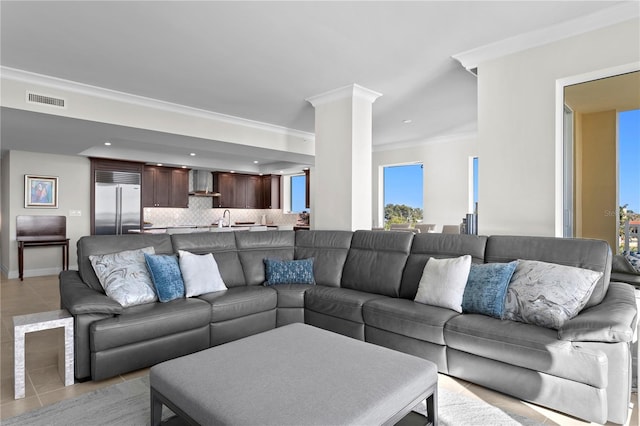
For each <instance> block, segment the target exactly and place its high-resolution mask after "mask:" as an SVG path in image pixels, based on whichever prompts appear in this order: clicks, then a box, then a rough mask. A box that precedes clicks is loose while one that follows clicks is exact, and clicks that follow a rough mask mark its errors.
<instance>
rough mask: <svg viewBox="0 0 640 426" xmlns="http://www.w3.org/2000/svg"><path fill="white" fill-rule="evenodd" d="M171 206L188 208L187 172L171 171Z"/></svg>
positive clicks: (182, 170) (180, 170)
mask: <svg viewBox="0 0 640 426" xmlns="http://www.w3.org/2000/svg"><path fill="white" fill-rule="evenodd" d="M171 206H172V207H184V208H187V207H189V170H188V169H173V170H172V171H171Z"/></svg>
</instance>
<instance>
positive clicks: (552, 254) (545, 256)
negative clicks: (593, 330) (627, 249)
mask: <svg viewBox="0 0 640 426" xmlns="http://www.w3.org/2000/svg"><path fill="white" fill-rule="evenodd" d="M611 257H612V256H611V248H610V247H609V244H608V243H607V242H606V241H601V240H589V239H581V238H554V237H528V236H527V237H521V236H507V235H495V236H491V237H489V239H488V241H487V249H486V251H485V261H486V262H487V263H488V262H511V261H512V260H516V259H526V260H538V261H541V262H549V263H557V264H559V265H566V266H576V267H578V268H585V269H591V270H593V271H598V272H602V273H603V275H602V278H600V280H599V281H598V282H597V283H596V287H595V289H594V290H593V293H592V294H591V298H590V299H589V301H588V302H587V305H586V306H585V307H589V306H593V305H597V304H598V303H600V302H601V301H602V299H604V296H605V294H606V293H607V289H608V288H609V278H610V277H611Z"/></svg>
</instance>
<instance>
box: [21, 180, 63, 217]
mask: <svg viewBox="0 0 640 426" xmlns="http://www.w3.org/2000/svg"><path fill="white" fill-rule="evenodd" d="M24 207H25V208H49V209H57V208H58V177H57V176H40V175H24Z"/></svg>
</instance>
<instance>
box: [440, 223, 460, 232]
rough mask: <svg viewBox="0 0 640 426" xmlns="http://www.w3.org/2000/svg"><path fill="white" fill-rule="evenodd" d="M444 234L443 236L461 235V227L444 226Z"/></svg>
mask: <svg viewBox="0 0 640 426" xmlns="http://www.w3.org/2000/svg"><path fill="white" fill-rule="evenodd" d="M442 233H443V234H459V233H460V225H443V226H442Z"/></svg>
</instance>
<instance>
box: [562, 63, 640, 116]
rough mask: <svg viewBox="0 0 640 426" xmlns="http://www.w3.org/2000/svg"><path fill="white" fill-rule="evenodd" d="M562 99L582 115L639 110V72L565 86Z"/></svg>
mask: <svg viewBox="0 0 640 426" xmlns="http://www.w3.org/2000/svg"><path fill="white" fill-rule="evenodd" d="M564 99H565V103H567V105H569V107H570V108H571V109H572V110H573V111H574V112H580V113H584V114H588V113H592V112H600V111H609V110H617V111H628V110H632V109H640V71H635V72H630V73H627V74H622V75H616V76H614V77H607V78H601V79H599V80H593V81H587V82H586V83H580V84H574V85H572V86H567V87H565V89H564Z"/></svg>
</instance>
